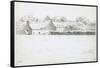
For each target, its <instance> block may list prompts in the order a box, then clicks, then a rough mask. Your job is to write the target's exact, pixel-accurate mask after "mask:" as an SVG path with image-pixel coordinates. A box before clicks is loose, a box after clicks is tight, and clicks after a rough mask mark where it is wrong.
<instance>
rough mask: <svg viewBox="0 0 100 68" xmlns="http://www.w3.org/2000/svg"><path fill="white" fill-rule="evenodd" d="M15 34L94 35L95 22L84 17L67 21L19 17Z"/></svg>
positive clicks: (62, 18) (63, 19)
mask: <svg viewBox="0 0 100 68" xmlns="http://www.w3.org/2000/svg"><path fill="white" fill-rule="evenodd" d="M16 25H17V26H16V33H17V34H22V35H23V34H25V35H95V32H96V21H95V20H92V21H90V20H89V19H88V18H86V17H77V18H76V19H75V20H68V19H67V18H66V17H64V16H63V17H55V16H54V17H50V16H46V17H45V18H43V19H41V18H36V17H33V16H26V17H21V18H20V19H19V20H18V21H17V22H16Z"/></svg>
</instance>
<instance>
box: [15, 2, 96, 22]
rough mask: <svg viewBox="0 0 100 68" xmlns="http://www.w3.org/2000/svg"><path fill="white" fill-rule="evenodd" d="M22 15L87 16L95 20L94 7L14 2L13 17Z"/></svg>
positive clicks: (72, 17)
mask: <svg viewBox="0 0 100 68" xmlns="http://www.w3.org/2000/svg"><path fill="white" fill-rule="evenodd" d="M23 16H33V17H38V18H44V17H45V16H51V17H53V16H65V17H66V18H67V19H70V20H73V19H75V18H76V17H80V16H81V17H87V18H88V19H89V20H95V19H96V7H87V6H73V5H55V4H40V3H23V2H16V3H15V19H19V18H20V17H23Z"/></svg>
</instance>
